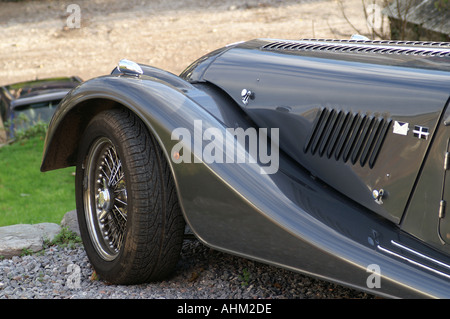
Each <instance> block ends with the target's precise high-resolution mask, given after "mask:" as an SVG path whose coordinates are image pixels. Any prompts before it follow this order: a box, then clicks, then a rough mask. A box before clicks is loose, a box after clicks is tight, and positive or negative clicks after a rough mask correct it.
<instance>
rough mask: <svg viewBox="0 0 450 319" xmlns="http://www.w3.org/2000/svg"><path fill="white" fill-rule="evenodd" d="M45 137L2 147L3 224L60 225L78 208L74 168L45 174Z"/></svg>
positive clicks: (0, 204)
mask: <svg viewBox="0 0 450 319" xmlns="http://www.w3.org/2000/svg"><path fill="white" fill-rule="evenodd" d="M43 148H44V138H43V137H33V138H30V139H27V140H23V141H20V142H17V143H14V144H11V145H7V146H4V147H2V148H0V226H7V225H13V224H37V223H42V222H51V223H57V224H59V223H60V222H61V219H62V218H63V216H64V214H65V213H67V212H68V211H70V210H73V209H75V185H74V184H75V176H74V172H75V168H74V167H70V168H66V169H61V170H55V171H50V172H45V173H42V172H41V171H40V166H41V161H42V152H43Z"/></svg>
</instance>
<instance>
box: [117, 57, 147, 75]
mask: <svg viewBox="0 0 450 319" xmlns="http://www.w3.org/2000/svg"><path fill="white" fill-rule="evenodd" d="M117 70H119V72H120V73H122V74H123V75H133V76H140V75H141V74H143V73H144V72H143V71H142V68H141V67H140V66H139V64H137V63H136V62H133V61H130V60H127V59H122V60H120V61H119V64H118V65H117Z"/></svg>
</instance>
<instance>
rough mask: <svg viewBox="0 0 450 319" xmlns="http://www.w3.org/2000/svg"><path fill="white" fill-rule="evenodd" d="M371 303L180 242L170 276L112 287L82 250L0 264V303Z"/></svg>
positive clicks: (53, 252) (58, 251) (51, 251)
mask: <svg viewBox="0 0 450 319" xmlns="http://www.w3.org/2000/svg"><path fill="white" fill-rule="evenodd" d="M338 298H339V299H349V298H351V299H371V298H373V296H371V295H368V294H366V293H362V292H358V291H355V290H352V289H348V288H345V287H342V286H339V285H335V284H332V283H328V282H325V281H321V280H317V279H313V278H311V277H307V276H303V275H301V274H298V273H294V272H291V271H287V270H284V269H279V268H276V267H272V266H267V265H263V264H261V263H258V262H254V261H250V260H247V259H243V258H239V257H235V256H231V255H228V254H224V253H221V252H218V251H215V250H212V249H210V248H208V247H206V246H204V245H203V244H201V243H200V242H198V241H197V240H185V242H184V245H183V249H182V254H181V259H180V262H179V264H178V266H177V268H176V271H175V273H174V275H173V276H172V277H171V278H170V279H168V280H165V281H161V282H157V283H148V284H141V285H130V286H117V285H110V284H108V283H106V282H103V281H101V280H98V279H97V278H95V273H94V272H93V269H92V267H91V265H90V263H89V260H88V258H87V256H86V254H85V252H84V249H83V247H82V245H81V244H79V245H78V246H76V247H75V248H67V247H61V246H52V247H49V248H47V249H45V250H44V251H43V252H42V253H38V254H35V255H28V256H23V257H13V258H11V259H4V260H1V261H0V299H338Z"/></svg>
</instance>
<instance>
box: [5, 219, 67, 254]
mask: <svg viewBox="0 0 450 319" xmlns="http://www.w3.org/2000/svg"><path fill="white" fill-rule="evenodd" d="M60 232H61V226H59V225H58V224H54V223H40V224H34V225H28V224H17V225H11V226H5V227H0V256H2V257H5V258H10V257H12V256H18V255H21V254H22V253H23V252H24V251H29V252H37V251H40V250H42V249H43V245H44V241H46V240H49V241H51V240H53V239H54V238H55V236H56V235H57V234H59V233H60Z"/></svg>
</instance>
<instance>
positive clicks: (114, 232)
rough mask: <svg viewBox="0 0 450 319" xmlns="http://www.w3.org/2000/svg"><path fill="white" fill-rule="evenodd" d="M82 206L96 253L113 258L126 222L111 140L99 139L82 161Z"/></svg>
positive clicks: (119, 173) (119, 169) (118, 164)
mask: <svg viewBox="0 0 450 319" xmlns="http://www.w3.org/2000/svg"><path fill="white" fill-rule="evenodd" d="M86 178H87V185H88V187H87V188H86V190H85V195H84V201H85V203H84V205H85V214H86V220H87V221H88V224H87V226H88V228H89V233H90V235H91V237H92V241H93V243H94V246H95V248H96V250H97V252H98V254H99V255H100V256H101V257H102V258H103V259H105V260H113V259H114V258H115V257H116V256H117V254H118V253H119V251H120V248H121V247H122V244H123V240H124V235H125V229H126V222H127V190H126V183H125V180H124V172H123V168H122V163H121V160H120V158H119V156H118V155H117V152H116V149H115V147H114V145H113V144H112V142H111V141H110V140H109V139H107V138H99V139H98V140H97V141H95V142H94V144H93V146H92V148H91V150H90V152H89V154H88V157H87V161H86Z"/></svg>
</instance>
